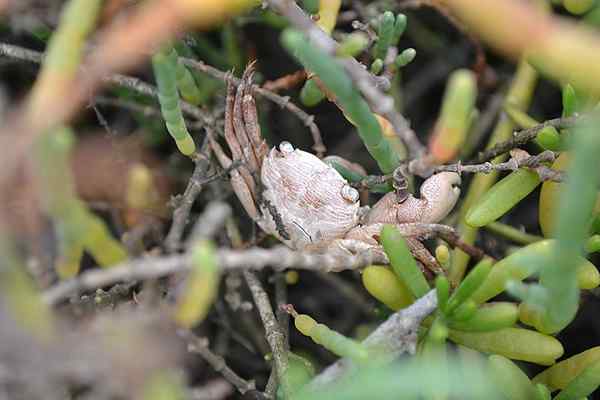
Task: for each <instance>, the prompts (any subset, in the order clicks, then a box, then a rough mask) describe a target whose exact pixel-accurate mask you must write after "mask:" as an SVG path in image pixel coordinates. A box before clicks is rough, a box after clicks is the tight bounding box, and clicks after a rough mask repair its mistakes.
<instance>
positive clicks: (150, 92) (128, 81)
mask: <svg viewBox="0 0 600 400" xmlns="http://www.w3.org/2000/svg"><path fill="white" fill-rule="evenodd" d="M0 56H4V57H9V58H13V59H16V60H22V61H28V62H32V63H35V64H40V63H41V62H42V61H43V57H44V54H43V53H41V52H38V51H34V50H29V49H26V48H23V47H20V46H15V45H11V44H7V43H0ZM103 81H104V82H107V83H111V84H113V85H117V86H121V87H125V88H128V89H131V90H134V91H136V92H138V93H141V94H144V95H146V96H149V97H153V98H155V99H156V98H158V90H157V89H156V87H155V86H152V85H150V84H148V83H146V82H144V81H142V80H141V79H138V78H135V77H133V76H127V75H121V74H114V75H110V76H108V77H105V78H103ZM180 103H181V110H182V111H183V112H185V113H186V114H188V115H190V116H193V117H194V118H196V119H197V120H198V121H202V122H204V123H205V124H206V125H209V126H211V125H212V124H214V120H213V118H212V116H211V115H210V114H209V113H207V112H205V111H203V110H201V109H200V108H198V107H196V106H194V105H193V104H190V103H187V102H185V101H183V100H181V101H180Z"/></svg>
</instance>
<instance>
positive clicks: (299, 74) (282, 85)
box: [262, 69, 306, 92]
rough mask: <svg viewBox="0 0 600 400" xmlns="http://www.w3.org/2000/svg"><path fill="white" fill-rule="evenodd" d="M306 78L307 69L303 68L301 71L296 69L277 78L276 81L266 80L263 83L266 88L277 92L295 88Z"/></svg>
mask: <svg viewBox="0 0 600 400" xmlns="http://www.w3.org/2000/svg"><path fill="white" fill-rule="evenodd" d="M305 80H306V71H305V70H303V69H302V70H300V71H296V72H294V73H291V74H288V75H285V76H282V77H280V78H277V79H275V80H274V81H266V82H265V83H263V85H262V87H263V89H265V90H270V91H271V92H277V91H279V90H286V89H293V88H294V87H296V86H298V85H300V84H301V83H302V82H304V81H305Z"/></svg>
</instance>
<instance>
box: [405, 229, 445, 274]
mask: <svg viewBox="0 0 600 400" xmlns="http://www.w3.org/2000/svg"><path fill="white" fill-rule="evenodd" d="M406 245H407V246H408V248H409V249H410V252H411V254H412V255H413V257H415V258H416V259H417V261H419V262H421V264H423V265H424V266H425V268H427V269H428V270H429V271H432V272H433V273H434V274H436V275H445V272H444V270H443V269H442V267H440V264H439V263H438V262H437V260H436V259H435V257H434V256H432V255H431V253H430V252H429V250H427V248H426V247H425V246H424V245H423V243H421V242H420V241H419V240H418V239H413V238H410V237H407V238H406Z"/></svg>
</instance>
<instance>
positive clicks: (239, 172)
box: [208, 136, 259, 219]
mask: <svg viewBox="0 0 600 400" xmlns="http://www.w3.org/2000/svg"><path fill="white" fill-rule="evenodd" d="M208 140H209V143H210V147H211V149H212V152H213V154H214V155H215V157H216V158H217V160H218V161H219V164H221V166H222V167H223V168H229V167H230V166H231V164H232V161H231V159H230V158H229V157H227V155H226V154H225V152H224V151H223V148H222V147H221V145H220V144H219V143H218V142H217V141H216V140H214V138H213V137H212V136H209V138H208ZM244 173H245V174H246V176H243V174H244ZM229 176H230V178H231V186H232V188H233V191H234V192H235V194H236V196H237V197H238V199H239V200H240V202H241V203H242V206H244V209H245V210H246V212H247V213H248V215H249V216H250V218H252V219H257V218H258V217H259V213H258V210H257V208H256V202H255V199H254V186H255V185H254V180H253V179H252V176H250V174H249V173H248V170H247V169H246V168H245V167H244V166H243V165H241V166H240V167H239V168H238V169H233V170H231V172H230V173H229ZM248 177H249V178H250V181H251V182H252V183H253V185H252V186H249V185H248V183H247V181H248V180H247V178H248Z"/></svg>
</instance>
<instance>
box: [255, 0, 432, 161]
mask: <svg viewBox="0 0 600 400" xmlns="http://www.w3.org/2000/svg"><path fill="white" fill-rule="evenodd" d="M267 3H268V4H269V6H270V7H271V8H273V9H274V10H276V11H277V12H279V13H280V14H282V15H283V16H285V17H286V18H287V19H288V20H289V21H290V23H291V24H292V25H294V26H295V27H296V28H297V29H299V30H300V31H302V32H303V33H304V34H305V35H306V37H307V38H308V40H310V42H311V43H313V44H314V45H315V46H317V47H318V48H319V49H320V50H321V51H324V52H325V53H327V54H330V55H334V54H335V52H336V49H337V47H338V43H337V42H336V41H335V40H333V39H332V38H331V37H329V35H327V34H326V33H325V32H324V31H322V30H321V29H320V28H319V27H318V26H317V25H316V24H315V22H314V21H313V20H312V19H311V18H310V17H309V16H308V15H306V13H305V12H304V11H303V10H302V9H301V8H300V7H299V6H298V5H297V4H296V3H295V2H294V1H292V0H267ZM340 63H341V64H342V65H343V66H344V68H345V70H346V72H347V73H348V75H349V76H350V78H351V79H352V81H353V82H354V84H355V85H356V87H357V88H358V89H359V90H360V91H361V92H362V94H363V95H364V97H365V100H366V101H367V103H368V104H369V106H370V107H371V109H372V110H373V112H376V113H377V114H380V115H381V116H383V117H384V118H386V119H387V120H388V121H389V122H390V123H391V124H392V126H393V127H394V131H395V132H396V134H397V135H398V136H399V137H400V138H401V140H402V142H404V144H405V145H406V147H407V149H408V152H409V156H410V158H419V157H421V155H422V154H424V152H425V147H424V146H423V144H422V143H421V142H420V141H419V139H418V138H417V135H416V134H415V132H414V131H413V130H412V129H411V128H410V125H409V123H408V121H407V120H406V119H405V118H404V117H403V116H402V115H401V114H400V113H399V112H398V111H396V109H395V107H394V99H393V98H392V97H391V96H388V95H387V94H386V93H385V92H384V91H383V90H386V89H388V87H384V88H383V90H382V88H381V87H380V85H381V77H375V76H373V75H372V74H371V73H370V72H369V71H368V70H367V69H366V68H365V67H364V66H363V65H362V64H360V63H359V62H358V61H357V60H356V59H355V58H353V57H349V58H345V59H343V60H340ZM384 80H385V81H387V82H388V84H389V80H388V79H384Z"/></svg>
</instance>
